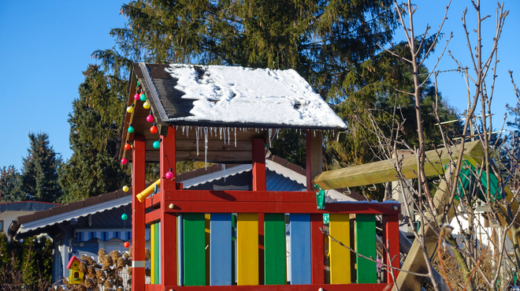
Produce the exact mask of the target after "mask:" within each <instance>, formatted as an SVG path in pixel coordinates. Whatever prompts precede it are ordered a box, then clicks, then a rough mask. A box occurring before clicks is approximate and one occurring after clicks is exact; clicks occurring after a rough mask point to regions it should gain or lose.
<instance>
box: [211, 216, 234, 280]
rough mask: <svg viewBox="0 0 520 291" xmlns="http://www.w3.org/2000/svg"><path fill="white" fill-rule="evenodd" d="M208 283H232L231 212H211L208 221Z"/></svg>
mask: <svg viewBox="0 0 520 291" xmlns="http://www.w3.org/2000/svg"><path fill="white" fill-rule="evenodd" d="M210 230H211V232H210V242H211V243H210V245H209V248H210V252H209V253H210V285H211V286H230V285H232V281H231V280H232V276H231V272H232V270H233V267H232V265H231V259H232V254H231V251H232V250H231V244H232V240H231V236H232V233H231V230H232V226H231V213H212V214H211V222H210Z"/></svg>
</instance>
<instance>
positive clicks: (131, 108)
mask: <svg viewBox="0 0 520 291" xmlns="http://www.w3.org/2000/svg"><path fill="white" fill-rule="evenodd" d="M126 112H128V113H132V112H134V107H133V106H128V107H127V108H126Z"/></svg>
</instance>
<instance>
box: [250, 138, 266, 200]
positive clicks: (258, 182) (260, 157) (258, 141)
mask: <svg viewBox="0 0 520 291" xmlns="http://www.w3.org/2000/svg"><path fill="white" fill-rule="evenodd" d="M252 148H253V152H252V160H253V169H252V175H253V191H265V189H266V188H265V187H266V184H265V183H266V180H265V140H264V139H263V138H255V139H253V142H252Z"/></svg>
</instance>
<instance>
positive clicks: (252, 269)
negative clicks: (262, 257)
mask: <svg viewBox="0 0 520 291" xmlns="http://www.w3.org/2000/svg"><path fill="white" fill-rule="evenodd" d="M258 266H259V265H258V214H256V213H239V214H237V284H238V285H258V284H259V272H258V271H259V269H258V268H259V267H258Z"/></svg>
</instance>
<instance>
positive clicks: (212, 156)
mask: <svg viewBox="0 0 520 291" xmlns="http://www.w3.org/2000/svg"><path fill="white" fill-rule="evenodd" d="M154 141H156V140H154ZM233 153H236V154H235V155H234V154H233ZM175 158H176V159H177V161H193V160H195V161H204V150H203V151H200V152H199V155H198V156H197V152H196V151H195V150H193V151H178V152H177V153H176V155H175ZM207 159H208V163H216V162H236V163H238V162H240V163H248V162H250V161H251V152H250V151H236V152H234V151H208V154H207ZM127 160H128V161H129V162H132V159H131V158H130V157H127ZM159 161H160V153H159V151H158V150H147V151H146V162H147V163H152V162H159Z"/></svg>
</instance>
